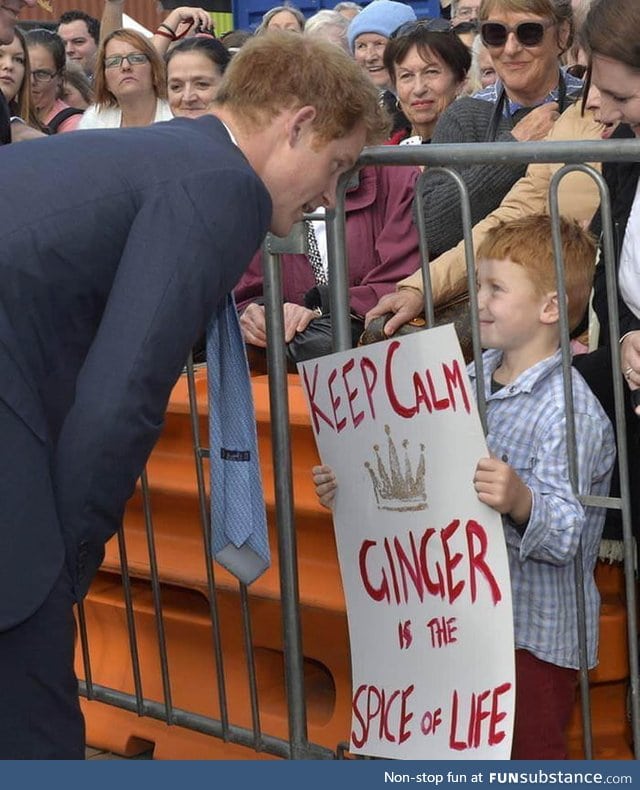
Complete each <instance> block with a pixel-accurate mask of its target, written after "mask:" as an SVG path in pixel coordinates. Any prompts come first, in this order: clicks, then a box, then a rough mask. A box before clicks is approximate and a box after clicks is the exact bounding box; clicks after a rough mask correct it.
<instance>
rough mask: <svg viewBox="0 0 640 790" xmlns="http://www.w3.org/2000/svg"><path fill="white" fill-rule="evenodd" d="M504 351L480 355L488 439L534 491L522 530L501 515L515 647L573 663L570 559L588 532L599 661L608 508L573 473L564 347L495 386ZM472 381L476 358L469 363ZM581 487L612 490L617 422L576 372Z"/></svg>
mask: <svg viewBox="0 0 640 790" xmlns="http://www.w3.org/2000/svg"><path fill="white" fill-rule="evenodd" d="M501 359H502V352H501V351H498V350H495V349H492V350H489V351H486V352H485V353H484V355H483V362H484V391H485V396H486V400H487V428H488V436H487V444H488V446H489V449H490V450H491V452H492V453H493V454H494V455H495V456H497V457H498V458H500V459H502V460H503V461H505V462H506V463H508V464H509V465H510V466H512V467H513V468H514V469H515V471H516V472H517V473H518V475H519V476H520V477H521V478H522V480H523V481H524V482H525V483H526V484H527V485H528V486H529V488H530V489H531V492H532V495H533V503H532V509H531V516H530V518H529V521H528V523H527V526H526V530H525V531H524V534H523V535H522V536H521V535H520V533H519V532H518V531H517V530H516V528H515V526H514V525H513V523H512V522H511V521H510V520H509V518H508V517H506V516H503V524H504V531H505V536H506V542H507V552H508V556H509V568H510V571H511V588H512V597H513V616H514V630H515V644H516V648H524V649H526V650H529V651H530V652H531V653H533V655H535V656H537V657H538V658H540V659H541V660H543V661H548V662H549V663H551V664H556V665H557V666H561V667H574V668H577V667H578V665H579V661H578V632H577V623H576V595H575V584H574V567H573V558H574V557H575V554H576V550H577V548H578V542H579V540H580V538H582V556H583V567H584V587H585V599H586V622H587V644H588V661H589V667H593V666H595V664H596V663H597V645H598V617H599V609H600V595H599V593H598V589H597V587H596V583H595V580H594V577H593V571H594V567H595V563H596V560H597V557H598V546H599V544H600V538H601V535H602V527H603V523H604V517H605V510H604V509H603V508H594V507H588V508H584V507H583V506H582V505H581V504H580V502H579V501H578V500H577V498H576V497H575V496H574V494H573V492H572V488H571V483H570V481H569V466H568V454H567V442H566V417H565V407H564V390H563V378H562V361H561V353H560V351H558V352H556V354H554V355H553V356H552V357H549V358H548V359H545V360H543V361H542V362H538V363H537V364H536V365H534V366H533V367H532V368H529V369H528V370H526V371H525V372H524V373H522V374H521V375H520V376H518V378H517V379H516V380H515V381H513V382H512V383H511V384H509V385H507V386H505V387H503V388H502V389H500V390H498V391H497V392H495V393H493V394H492V393H491V380H492V376H493V373H494V371H495V369H496V368H497V367H498V365H499V364H500V361H501ZM468 373H469V376H470V378H471V381H472V382H473V383H474V384H475V381H476V374H475V365H474V364H473V363H472V364H471V365H469V367H468ZM572 386H573V406H574V412H575V424H576V444H577V460H578V464H577V466H578V484H579V493H580V494H593V495H598V496H607V495H608V494H609V483H610V479H611V472H612V469H613V464H614V460H615V444H614V436H613V429H612V427H611V423H610V422H609V419H608V417H607V416H606V414H605V413H604V411H603V410H602V407H601V406H600V403H599V402H598V400H597V399H596V397H595V395H593V393H592V392H591V390H590V389H589V387H588V386H587V384H586V382H585V380H584V379H583V378H582V376H581V375H580V374H579V373H578V372H577V371H576V370H572Z"/></svg>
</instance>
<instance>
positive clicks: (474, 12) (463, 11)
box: [455, 5, 478, 19]
mask: <svg viewBox="0 0 640 790" xmlns="http://www.w3.org/2000/svg"><path fill="white" fill-rule="evenodd" d="M455 16H456V17H457V18H458V19H471V17H472V16H478V9H477V8H472V7H471V6H468V5H463V6H458V8H457V9H456V13H455Z"/></svg>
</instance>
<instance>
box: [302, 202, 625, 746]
mask: <svg viewBox="0 0 640 790" xmlns="http://www.w3.org/2000/svg"><path fill="white" fill-rule="evenodd" d="M561 234H562V247H563V255H564V266H565V283H566V291H567V309H568V316H569V325H570V329H574V328H575V327H576V326H577V325H578V324H579V322H580V320H581V318H582V316H583V315H584V312H585V309H586V306H587V303H588V299H589V294H590V291H591V284H592V279H593V270H594V261H595V245H594V242H593V240H592V238H591V237H590V236H589V235H588V234H587V233H586V232H585V231H583V230H582V229H581V228H580V227H579V226H578V225H577V224H576V223H571V222H569V221H566V220H562V222H561ZM477 281H478V306H479V318H480V335H481V341H482V346H483V348H485V349H488V350H486V351H485V352H484V355H483V364H484V382H483V383H482V384H481V386H483V387H484V391H485V396H486V400H487V427H488V435H487V444H488V446H489V450H490V451H491V457H489V458H481V459H480V460H479V461H478V465H477V467H476V471H475V475H474V479H473V486H474V488H475V491H476V493H477V496H478V499H479V500H480V501H481V502H484V503H485V504H487V505H489V506H490V507H492V508H494V509H495V510H497V511H498V512H499V513H501V514H502V517H503V525H504V533H505V538H506V543H507V551H508V556H509V566H510V572H511V585H512V598H513V617H514V629H515V647H516V710H515V725H514V738H513V747H512V753H511V756H512V759H566V758H567V729H568V726H569V722H570V718H571V712H572V708H573V705H574V702H575V690H576V681H577V673H576V669H577V668H578V666H579V657H578V631H577V616H576V594H575V580H574V564H573V560H574V558H575V556H576V552H577V550H578V546H579V543H580V539H582V561H583V568H584V593H585V599H586V626H587V647H588V654H587V658H588V665H589V667H590V668H591V667H593V666H595V664H596V663H597V643H598V616H599V606H600V597H599V594H598V590H597V587H596V584H595V579H594V576H593V572H594V568H595V563H596V559H597V555H598V544H599V542H600V536H601V533H602V526H603V521H604V515H605V511H604V509H603V508H595V507H583V506H582V505H581V504H580V502H579V501H578V499H577V497H576V495H575V494H574V493H573V491H572V487H571V483H570V479H569V468H568V451H567V442H566V425H567V419H566V416H565V413H566V410H565V403H564V391H563V375H562V361H561V352H560V350H559V347H560V327H559V307H558V294H557V291H556V277H555V268H554V258H553V247H552V237H551V221H550V218H549V217H547V216H544V215H534V216H529V217H526V218H524V219H518V220H514V221H511V222H506V223H503V224H502V225H500V226H498V227H496V228H495V229H494V230H492V231H490V233H489V234H488V235H487V237H486V239H485V240H484V241H483V242H482V245H481V246H480V248H479V250H478V254H477ZM468 373H469V376H470V378H471V380H472V382H474V383H475V381H476V370H475V365H474V363H471V365H469V368H468ZM571 376H572V387H573V408H574V414H575V426H576V444H577V467H578V489H579V493H580V494H582V495H589V494H592V495H598V496H606V495H607V494H608V492H609V482H610V478H611V471H612V468H613V464H614V460H615V445H614V438H613V430H612V427H611V424H610V422H609V420H608V418H607V416H606V414H605V413H604V411H603V410H602V408H601V406H600V404H599V402H598V401H597V399H596V398H595V396H594V395H593V394H592V392H591V390H590V389H589V388H588V386H587V384H586V383H585V381H584V379H583V378H582V376H581V375H580V374H579V373H578V372H577V371H576V370H573V369H572V371H571ZM313 477H314V483H315V485H316V493H317V495H318V497H319V499H320V501H321V502H322V504H324V505H326V506H327V507H331V506H332V504H333V500H334V497H335V493H336V489H337V483H336V480H335V476H334V474H333V472H332V470H331V468H330V467H328V466H316V467H314V469H313Z"/></svg>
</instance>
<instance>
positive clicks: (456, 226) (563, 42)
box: [367, 0, 582, 333]
mask: <svg viewBox="0 0 640 790" xmlns="http://www.w3.org/2000/svg"><path fill="white" fill-rule="evenodd" d="M479 21H480V35H481V36H482V41H483V43H484V44H485V46H486V47H487V49H488V50H489V52H490V53H491V58H492V61H493V64H494V67H495V70H496V72H497V75H498V79H497V81H496V82H495V84H493V85H491V86H489V87H488V88H486V89H483V90H482V91H480V92H479V93H477V94H475V96H474V97H461V98H460V99H458V100H457V101H455V102H453V103H452V104H451V105H450V106H449V108H448V109H447V110H445V112H444V113H443V114H442V116H441V118H440V120H439V121H438V124H437V126H436V128H435V130H434V134H433V137H432V142H434V143H436V142H437V143H479V142H488V141H500V142H518V141H521V142H525V141H533V140H543V139H544V138H545V137H546V135H547V134H548V133H549V132H550V130H551V128H552V127H553V124H554V123H555V121H556V120H557V119H558V117H559V114H560V112H562V111H564V110H565V109H567V108H568V107H569V106H570V105H571V104H572V103H573V102H574V101H575V99H576V97H577V95H578V93H579V92H580V91H581V90H582V81H581V80H579V79H577V78H576V77H573V76H571V75H567V74H565V73H564V72H562V70H561V68H560V56H561V54H562V53H563V52H564V51H565V50H566V49H567V47H569V46H570V45H571V40H572V38H573V16H572V8H571V0H484V2H483V3H482V5H481V7H480V12H479ZM457 170H458V172H459V173H460V175H461V176H462V177H463V179H464V181H465V183H466V185H467V188H468V190H469V197H470V202H471V219H472V223H473V224H474V225H475V224H476V223H478V222H479V221H480V220H482V219H483V218H484V217H486V216H487V215H488V214H489V213H491V212H492V211H494V210H495V209H496V208H497V207H498V206H499V205H500V202H501V201H502V199H503V198H504V197H505V195H506V194H507V192H508V191H509V190H510V189H511V187H512V186H513V185H514V184H515V183H516V181H517V180H518V179H519V178H521V177H522V176H523V175H524V174H525V170H526V166H525V165H501V164H499V163H497V162H496V163H492V164H489V165H469V166H462V167H460V166H459V167H457ZM422 197H423V205H424V218H425V225H426V233H427V242H428V246H429V257H430V259H432V260H433V259H434V258H437V257H438V256H440V255H442V254H443V253H445V252H447V250H450V249H451V248H452V247H455V245H456V244H458V242H459V241H460V240H461V239H462V215H461V209H460V196H459V191H458V187H457V185H456V184H455V182H454V181H453V180H452V179H451V178H450V177H449V176H447V175H446V174H443V173H438V172H434V173H428V174H427V177H426V178H425V179H424V181H423V193H422ZM398 289H399V290H398V291H397V293H395V294H391V295H389V296H387V297H384V298H383V299H382V300H381V301H380V303H379V304H378V305H376V307H374V308H373V310H371V311H370V313H369V315H368V316H367V320H368V321H370V320H371V319H372V318H377V317H379V316H382V315H385V314H387V313H389V312H392V313H395V315H394V316H393V317H392V318H391V319H390V321H389V322H388V323H387V325H386V331H387V333H393V332H394V331H396V330H397V329H398V327H399V326H401V325H402V324H404V323H406V322H407V321H410V320H411V319H413V318H415V317H416V316H417V315H418V314H419V313H420V312H421V311H422V309H423V301H422V300H423V283H422V274H421V272H420V271H417V272H416V273H415V274H414V275H412V276H411V277H409V278H407V279H406V280H403V281H401V282H400V283H398Z"/></svg>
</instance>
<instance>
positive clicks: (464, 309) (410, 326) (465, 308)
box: [358, 294, 473, 364]
mask: <svg viewBox="0 0 640 790" xmlns="http://www.w3.org/2000/svg"><path fill="white" fill-rule="evenodd" d="M392 315H393V313H385V314H384V315H381V316H378V317H377V318H374V319H373V320H372V321H370V322H369V324H368V326H367V327H366V328H365V330H364V332H363V333H362V334H361V335H360V339H359V341H358V345H360V346H366V345H368V344H369V343H377V342H379V341H380V340H388V338H389V336H388V335H386V334H385V333H384V326H385V324H386V323H387V321H388V320H389V319H390V318H391V316H392ZM443 324H453V326H454V329H455V330H456V334H457V335H458V340H459V341H460V348H461V349H462V355H463V357H464V361H465V362H466V363H467V364H468V363H469V362H471V361H472V360H473V336H472V333H471V308H470V305H469V295H468V294H462V295H460V296H457V297H455V299H452V300H451V301H450V302H445V303H444V304H442V305H438V306H437V307H436V308H435V309H434V323H433V325H434V326H442V325H443ZM428 328H429V327H428V325H427V320H426V318H425V317H424V316H418V317H417V318H414V319H413V320H411V321H408V322H407V323H406V324H402V326H401V327H399V328H398V329H397V330H396V331H395V332H394V334H393V335H392V337H401V336H402V335H409V334H413V333H414V332H421V331H422V330H423V329H428Z"/></svg>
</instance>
